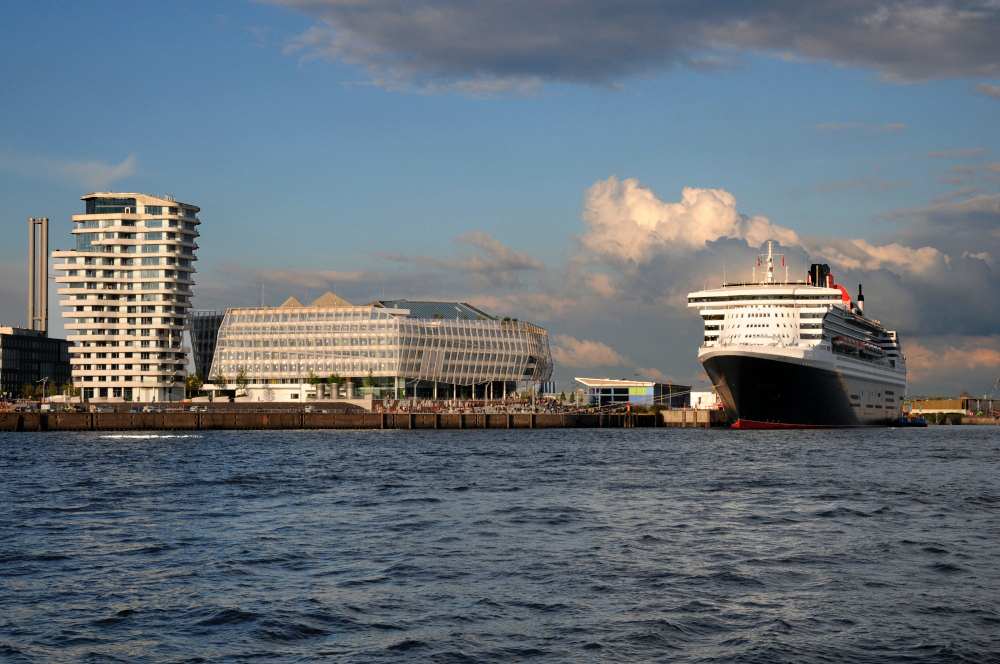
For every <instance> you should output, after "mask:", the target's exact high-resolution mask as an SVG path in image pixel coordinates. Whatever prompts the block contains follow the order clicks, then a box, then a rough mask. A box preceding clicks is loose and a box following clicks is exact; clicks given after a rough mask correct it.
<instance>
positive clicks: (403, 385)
mask: <svg viewBox="0 0 1000 664" xmlns="http://www.w3.org/2000/svg"><path fill="white" fill-rule="evenodd" d="M204 333H205V334H209V335H211V334H212V331H211V330H207V331H206V332H204ZM215 336H216V347H215V352H214V356H213V361H212V368H211V371H210V373H209V376H208V378H207V380H210V381H211V380H215V379H217V377H219V376H221V377H222V380H224V381H225V383H226V386H227V387H226V389H228V390H234V389H236V383H235V380H236V376H237V375H240V374H241V372H242V376H243V377H244V379H245V380H246V387H245V391H246V392H247V394H248V395H249V396H250V397H251V398H253V399H255V400H257V399H261V400H294V399H304V398H308V397H310V396H316V397H319V398H323V397H325V396H330V392H332V385H330V386H325V385H323V384H320V385H316V384H314V383H310V382H309V377H310V374H312V375H313V376H317V377H320V378H328V377H329V376H331V375H333V374H338V375H339V376H340V377H342V378H344V379H347V380H349V381H350V382H351V383H353V384H354V385H355V386H357V388H358V391H359V392H361V393H370V394H372V395H374V396H375V397H381V398H407V397H419V398H432V399H434V398H436V399H445V398H453V397H456V396H457V397H469V398H476V399H483V398H501V397H502V396H504V395H506V394H509V393H511V392H514V391H515V390H517V387H518V385H519V384H521V383H531V382H537V381H546V380H548V379H549V378H550V377H551V375H552V354H551V351H550V349H549V341H548V333H547V332H546V331H545V330H544V329H543V328H540V327H538V326H537V325H532V324H531V323H526V322H522V321H516V320H511V319H504V320H498V319H496V318H494V317H492V316H490V315H489V314H486V313H485V312H483V311H481V310H479V309H476V308H475V307H473V306H471V305H469V304H466V303H464V302H416V301H408V300H382V301H377V302H372V303H370V304H367V305H364V306H353V305H350V304H348V303H347V302H344V301H343V300H341V299H340V298H337V297H336V296H335V295H332V294H329V293H328V294H326V295H324V296H323V297H321V298H320V299H319V300H317V301H316V302H313V303H312V304H310V305H308V306H305V305H302V304H301V303H299V302H298V301H296V300H294V299H290V300H289V301H288V302H286V303H285V304H283V305H282V306H280V307H253V308H237V309H229V310H228V311H227V312H226V315H225V316H224V317H223V319H222V322H221V324H220V326H219V328H218V332H217V334H216V335H215ZM194 343H195V344H198V343H199V342H198V341H197V340H196V341H195V342H194ZM328 390H329V391H328Z"/></svg>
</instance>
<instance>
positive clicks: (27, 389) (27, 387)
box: [21, 383, 38, 399]
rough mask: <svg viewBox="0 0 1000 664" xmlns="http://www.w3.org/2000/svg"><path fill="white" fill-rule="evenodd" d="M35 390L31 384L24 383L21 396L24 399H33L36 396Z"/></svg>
mask: <svg viewBox="0 0 1000 664" xmlns="http://www.w3.org/2000/svg"><path fill="white" fill-rule="evenodd" d="M36 389H37V388H35V386H34V385H33V384H31V383H25V384H24V386H23V387H21V396H22V397H24V398H25V399H34V398H35V396H36V395H37V394H38V392H37V391H36Z"/></svg>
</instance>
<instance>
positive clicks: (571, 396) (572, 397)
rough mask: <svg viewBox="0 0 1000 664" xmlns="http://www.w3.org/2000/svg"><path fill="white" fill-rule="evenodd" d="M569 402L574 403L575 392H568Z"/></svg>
mask: <svg viewBox="0 0 1000 664" xmlns="http://www.w3.org/2000/svg"><path fill="white" fill-rule="evenodd" d="M569 402H570V403H576V393H575V392H570V393H569Z"/></svg>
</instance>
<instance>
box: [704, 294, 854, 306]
mask: <svg viewBox="0 0 1000 664" xmlns="http://www.w3.org/2000/svg"><path fill="white" fill-rule="evenodd" d="M840 299H841V297H840V295H798V294H796V295H738V296H732V295H718V296H708V297H692V298H688V302H689V303H691V304H699V303H712V304H716V303H720V302H734V303H739V302H747V301H762V300H801V301H818V300H824V301H829V300H838V301H839V300H840Z"/></svg>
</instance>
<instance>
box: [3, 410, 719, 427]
mask: <svg viewBox="0 0 1000 664" xmlns="http://www.w3.org/2000/svg"><path fill="white" fill-rule="evenodd" d="M675 412H676V411H675ZM689 412H692V413H693V411H689ZM662 426H707V425H706V424H697V423H694V422H693V421H692V422H691V423H687V421H685V422H683V423H667V422H665V421H664V418H662V417H658V416H656V415H645V414H634V413H633V414H628V413H622V414H617V413H616V414H607V413H603V414H596V413H536V414H530V413H517V414H508V413H361V412H337V413H305V412H301V411H287V410H286V411H270V412H246V411H227V412H206V413H190V412H188V413H185V412H177V413H44V412H6V413H0V431H156V430H212V429H544V428H599V427H609V428H629V427H662Z"/></svg>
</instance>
